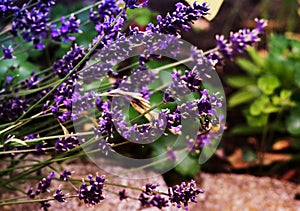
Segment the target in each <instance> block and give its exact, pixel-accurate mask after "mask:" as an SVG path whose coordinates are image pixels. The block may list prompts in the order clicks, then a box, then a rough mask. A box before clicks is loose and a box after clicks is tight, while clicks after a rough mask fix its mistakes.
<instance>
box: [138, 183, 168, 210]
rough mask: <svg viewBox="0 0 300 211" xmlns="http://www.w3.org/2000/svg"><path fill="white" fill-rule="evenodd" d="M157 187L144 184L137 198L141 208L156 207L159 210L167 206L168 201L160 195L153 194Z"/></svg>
mask: <svg viewBox="0 0 300 211" xmlns="http://www.w3.org/2000/svg"><path fill="white" fill-rule="evenodd" d="M158 186H159V185H158V184H157V185H153V184H146V185H145V188H144V190H143V191H142V193H141V194H140V196H139V201H140V202H141V206H142V207H157V208H159V209H161V208H163V207H167V206H169V204H168V203H169V201H168V200H167V199H165V198H164V197H162V196H161V195H160V194H157V193H155V189H156V188H157V187H158Z"/></svg>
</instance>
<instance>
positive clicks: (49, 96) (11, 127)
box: [0, 0, 266, 210]
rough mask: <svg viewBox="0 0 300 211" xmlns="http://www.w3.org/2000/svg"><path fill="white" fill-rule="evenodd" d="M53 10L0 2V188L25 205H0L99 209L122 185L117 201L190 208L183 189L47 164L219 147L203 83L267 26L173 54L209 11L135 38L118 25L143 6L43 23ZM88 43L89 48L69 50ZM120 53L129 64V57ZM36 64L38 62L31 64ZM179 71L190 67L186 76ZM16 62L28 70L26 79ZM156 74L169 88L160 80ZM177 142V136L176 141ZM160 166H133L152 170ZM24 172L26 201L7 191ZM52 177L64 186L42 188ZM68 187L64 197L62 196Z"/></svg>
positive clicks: (111, 2) (192, 191)
mask: <svg viewBox="0 0 300 211" xmlns="http://www.w3.org/2000/svg"><path fill="white" fill-rule="evenodd" d="M55 4H56V3H55V1H53V0H39V1H37V2H35V3H33V2H31V1H29V2H28V3H26V4H23V5H21V6H19V5H17V4H16V3H15V2H13V1H11V0H2V1H0V16H1V18H3V20H4V23H7V26H6V27H4V26H2V25H1V27H2V29H1V30H2V31H1V34H0V36H1V37H0V40H1V46H2V51H3V53H2V57H1V59H0V62H1V73H0V74H1V81H0V85H1V90H0V119H1V125H0V149H1V152H0V156H1V163H3V165H1V166H3V167H2V168H1V170H0V175H1V188H3V189H6V190H8V189H10V188H12V187H15V188H14V189H15V190H16V191H20V192H21V194H24V197H25V198H26V200H23V201H20V200H17V198H3V199H1V200H0V206H4V205H14V204H21V203H40V204H41V208H43V209H44V210H48V209H51V207H50V204H49V203H48V202H49V201H58V202H59V203H66V202H67V199H69V198H77V199H79V200H83V202H84V203H85V204H87V205H88V206H96V205H97V204H99V203H101V202H102V201H104V200H105V194H104V193H105V188H104V187H109V186H117V187H122V188H123V189H121V190H120V191H119V192H116V195H117V196H118V197H119V199H120V200H124V199H127V198H130V199H135V200H138V201H140V204H141V207H157V208H160V209H161V208H163V207H167V206H170V205H171V204H176V205H177V207H178V208H180V207H183V208H185V209H186V210H188V204H189V202H197V200H196V197H197V195H199V194H201V193H203V192H204V191H203V190H201V189H199V188H197V187H196V183H195V181H193V180H192V181H190V182H189V183H185V182H182V183H181V184H180V185H176V186H174V187H170V188H169V190H168V192H159V191H157V190H156V188H157V186H158V185H157V184H145V187H131V186H124V185H123V186H122V185H118V184H113V183H109V182H108V181H109V178H110V177H113V175H112V176H107V177H106V176H104V175H98V174H96V176H95V177H94V176H92V174H94V175H95V172H92V174H91V175H88V176H87V179H82V180H80V179H77V178H76V176H75V175H74V172H70V171H69V170H68V169H64V170H63V171H62V172H60V170H59V169H57V168H55V166H54V164H57V165H61V167H62V168H63V165H62V162H64V161H69V160H74V159H79V158H82V157H86V156H89V157H90V155H95V154H96V155H97V156H98V157H99V156H102V157H104V158H105V157H109V156H110V155H114V154H116V153H117V152H119V153H124V151H126V150H129V149H130V148H132V147H134V148H135V149H138V151H139V150H141V152H137V151H135V152H134V153H131V154H130V153H129V156H131V157H134V156H141V155H142V156H144V157H147V156H149V154H143V151H142V147H141V146H143V147H148V146H147V145H149V146H150V147H148V149H149V150H150V151H152V152H157V151H155V149H156V148H157V146H163V147H160V151H163V152H164V155H165V156H164V157H163V156H161V157H160V156H158V158H159V159H160V160H162V161H164V162H167V165H170V166H171V167H174V166H175V165H176V161H178V160H180V157H182V155H187V154H189V153H195V154H198V155H199V154H200V153H201V152H202V150H203V149H204V148H205V147H206V146H208V145H210V144H211V143H212V141H213V140H214V139H218V138H220V134H221V133H222V132H223V130H224V121H225V117H224V116H222V114H220V113H219V112H218V111H219V109H221V108H222V107H224V106H225V105H224V99H223V98H222V96H221V94H220V91H219V90H217V91H213V90H209V89H208V87H206V86H205V81H206V80H209V79H210V78H211V77H212V75H213V72H214V66H215V65H222V64H223V60H224V59H228V58H230V57H232V56H233V55H234V54H236V53H242V52H243V51H244V50H245V49H246V48H247V47H248V46H250V45H251V44H252V43H255V42H257V41H259V40H260V36H261V35H262V34H263V30H264V28H265V26H266V22H265V21H264V20H259V19H257V20H256V23H257V25H256V28H255V29H253V30H250V29H242V30H240V31H238V32H235V33H233V32H232V33H231V34H230V36H229V38H228V40H226V39H225V36H223V35H219V36H216V48H214V49H211V50H208V51H206V52H203V51H201V50H198V49H196V48H195V47H191V48H189V49H188V51H185V53H184V54H182V52H181V51H182V49H180V47H181V44H182V42H181V40H179V38H180V33H181V31H182V30H184V31H187V30H190V24H191V23H193V21H196V20H197V19H199V18H202V17H203V16H204V15H206V14H208V12H209V8H208V6H207V4H206V3H203V4H197V3H194V4H192V5H190V6H186V5H184V4H182V3H177V4H176V10H175V11H174V12H172V13H168V14H167V15H166V16H165V17H162V16H160V15H159V16H157V20H156V23H149V24H147V26H146V27H145V28H144V30H143V31H142V30H140V29H139V28H137V27H135V28H133V27H128V23H130V21H127V15H126V12H127V11H128V10H131V9H134V10H135V9H139V8H141V7H144V6H146V5H147V1H143V2H142V3H140V2H138V1H137V0H129V1H128V0H124V1H121V0H120V1H115V0H102V1H99V2H96V3H95V4H94V5H89V6H85V7H84V8H82V9H81V10H79V11H76V12H74V13H73V14H70V15H68V16H65V17H61V18H59V19H51V10H52V8H53V7H54V8H55ZM79 16H80V17H82V19H80V18H79ZM7 28H9V29H8V30H7ZM85 29H89V30H87V31H85ZM91 29H92V30H93V32H91V31H90V30H91ZM91 34H92V35H93V36H94V37H93V38H92V39H91V40H89V41H90V44H89V45H85V44H82V43H80V40H82V37H83V36H87V37H89V36H90V35H91ZM21 46H22V48H21ZM66 46H69V50H68V51H67V52H66V53H65V54H64V55H63V56H61V57H57V56H56V55H55V54H53V53H52V54H51V52H50V50H51V49H56V50H63V49H64V48H65V47H66ZM24 50H25V52H24ZM26 51H28V52H30V54H28V53H26ZM131 52H134V53H135V54H134V55H135V57H133V58H130V55H131ZM164 52H167V53H168V54H167V55H166V54H165V53H164ZM31 53H32V55H31ZM182 55H184V56H185V57H183V56H182ZM44 57H46V58H47V59H46V61H44V60H43V62H40V60H41V59H42V58H44ZM167 57H171V58H176V59H177V62H174V61H173V60H170V59H168V58H167ZM128 58H129V59H128ZM30 61H31V62H30ZM32 61H33V62H32ZM166 62H167V63H166ZM189 62H190V63H192V68H187V67H188V65H187V63H189ZM45 63H48V64H45ZM28 64H30V65H28ZM23 65H27V66H29V67H34V69H31V70H30V72H29V71H28V70H27V72H26V71H24V68H23ZM28 69H30V68H28ZM25 70H26V68H25ZM163 70H166V72H167V73H168V74H167V75H168V76H169V81H168V80H166V78H167V77H166V76H163V75H160V74H161V72H163ZM163 88H164V89H163ZM126 105H129V107H128V106H126ZM126 109H129V112H128V110H126ZM130 109H131V110H130ZM188 121H192V123H193V124H190V125H189V127H188V128H192V129H191V130H187V128H186V127H185V126H184V122H188ZM129 123H130V124H129ZM190 123H191V122H190ZM84 126H88V128H86V127H84ZM193 131H194V132H193ZM166 137H167V139H166ZM176 137H181V138H180V139H179V141H177V142H178V143H177V142H176V143H175V141H174V139H177V138H176ZM156 143H163V145H157V144H156ZM123 146H125V147H123ZM126 146H129V147H127V148H126ZM122 147H123V148H122ZM154 154H155V153H154ZM127 155H128V153H127ZM32 156H39V160H35V159H33V157H32ZM92 158H93V159H94V158H95V157H92ZM109 158H114V157H109ZM159 159H158V160H157V161H155V162H154V161H153V160H151V162H150V163H148V164H147V165H140V166H139V167H136V169H147V168H148V167H149V166H155V167H157V166H158V165H159V164H161V161H160V160H159ZM137 160H138V159H137ZM100 167H101V166H100ZM102 167H103V166H102ZM131 167H132V166H131ZM49 171H50V173H49ZM128 171H129V172H130V171H132V169H128ZM47 173H48V176H46V177H44V178H43V176H41V174H42V175H45V174H47ZM34 174H37V175H38V176H39V177H40V178H43V179H41V180H40V182H39V183H38V184H37V186H36V188H34V187H31V186H28V189H27V191H25V192H24V190H22V189H20V188H18V186H19V183H21V182H23V181H29V180H30V179H31V178H32V176H33V175H34ZM58 175H59V176H58ZM120 175H121V174H120ZM122 175H126V174H122ZM74 176H75V177H74ZM53 179H56V180H60V181H61V184H64V186H60V187H59V188H58V189H56V190H53V187H51V181H52V180H53ZM68 184H69V185H70V184H71V186H72V187H73V188H74V191H72V193H70V192H69V191H70V190H69V189H67V188H66V186H68ZM124 188H128V189H134V190H137V191H140V196H139V197H138V198H136V197H132V196H128V195H127V192H126V190H125V189H124ZM24 197H21V198H24Z"/></svg>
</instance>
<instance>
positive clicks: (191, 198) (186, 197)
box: [168, 180, 204, 210]
mask: <svg viewBox="0 0 300 211" xmlns="http://www.w3.org/2000/svg"><path fill="white" fill-rule="evenodd" d="M200 193H204V191H203V190H202V189H198V188H197V187H196V183H195V181H194V180H191V182H189V183H188V184H186V183H185V182H182V183H181V185H176V186H173V187H170V188H169V189H168V195H169V200H170V202H171V203H176V204H177V207H178V208H181V207H182V206H183V207H184V208H185V210H188V203H189V202H195V203H197V200H196V196H197V195H199V194H200Z"/></svg>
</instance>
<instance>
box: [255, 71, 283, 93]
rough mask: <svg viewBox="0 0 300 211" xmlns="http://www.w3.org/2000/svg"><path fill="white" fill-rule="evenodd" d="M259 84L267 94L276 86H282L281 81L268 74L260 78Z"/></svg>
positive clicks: (272, 91)
mask: <svg viewBox="0 0 300 211" xmlns="http://www.w3.org/2000/svg"><path fill="white" fill-rule="evenodd" d="M257 86H258V88H259V89H260V90H261V91H262V92H263V93H265V94H266V95H271V94H273V93H274V91H275V89H276V88H278V87H280V81H279V80H278V78H277V77H275V76H273V75H267V76H263V77H260V78H259V79H258V81H257Z"/></svg>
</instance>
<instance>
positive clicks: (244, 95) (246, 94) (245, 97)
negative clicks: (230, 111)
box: [228, 90, 258, 108]
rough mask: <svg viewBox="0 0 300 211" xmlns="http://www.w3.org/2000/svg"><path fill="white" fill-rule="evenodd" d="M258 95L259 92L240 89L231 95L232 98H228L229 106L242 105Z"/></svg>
mask: <svg viewBox="0 0 300 211" xmlns="http://www.w3.org/2000/svg"><path fill="white" fill-rule="evenodd" d="M257 96H258V94H257V93H254V92H251V91H248V90H241V91H238V92H236V93H234V94H233V95H231V96H230V98H229V100H228V106H229V107H230V108H233V107H235V106H238V105H241V104H243V103H248V102H251V101H252V100H253V99H255V98H256V97H257Z"/></svg>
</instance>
